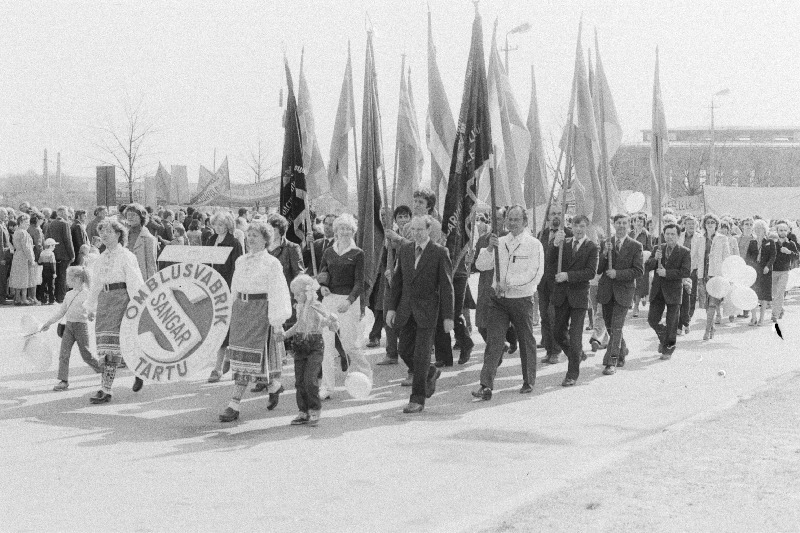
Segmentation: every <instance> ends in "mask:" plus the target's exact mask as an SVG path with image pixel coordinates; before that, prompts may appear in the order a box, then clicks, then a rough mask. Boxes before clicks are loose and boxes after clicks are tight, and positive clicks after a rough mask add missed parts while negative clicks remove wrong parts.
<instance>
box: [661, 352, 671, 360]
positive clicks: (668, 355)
mask: <svg viewBox="0 0 800 533" xmlns="http://www.w3.org/2000/svg"><path fill="white" fill-rule="evenodd" d="M660 359H661V360H662V361H669V360H670V359H672V354H671V353H669V352H664V353H663V354H661V357H660Z"/></svg>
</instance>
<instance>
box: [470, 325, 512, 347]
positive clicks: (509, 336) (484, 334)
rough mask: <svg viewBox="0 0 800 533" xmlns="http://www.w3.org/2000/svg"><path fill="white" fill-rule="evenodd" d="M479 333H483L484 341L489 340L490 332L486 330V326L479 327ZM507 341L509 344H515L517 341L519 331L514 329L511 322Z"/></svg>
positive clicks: (507, 331)
mask: <svg viewBox="0 0 800 533" xmlns="http://www.w3.org/2000/svg"><path fill="white" fill-rule="evenodd" d="M478 333H480V334H481V337H482V338H483V342H488V341H489V332H488V331H487V330H486V328H478ZM506 342H507V343H509V344H515V343H516V342H517V332H516V331H514V326H513V325H510V324H509V326H508V329H507V330H506Z"/></svg>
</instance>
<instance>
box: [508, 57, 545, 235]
mask: <svg viewBox="0 0 800 533" xmlns="http://www.w3.org/2000/svg"><path fill="white" fill-rule="evenodd" d="M506 48H508V46H506ZM506 54H508V52H506ZM535 90H536V76H535V74H534V71H533V65H531V91H535ZM537 107H538V105H537ZM537 111H538V110H537ZM537 114H538V113H537ZM536 119H537V122H538V119H539V117H538V116H537V117H536ZM541 138H542V135H541V133H539V141H540V142H541ZM537 156H538V154H537ZM528 164H530V163H528ZM540 168H541V167H540ZM545 177H546V175H545ZM531 203H532V204H533V205H532V206H531V215H532V216H533V222H532V223H531V233H532V234H533V236H534V237H536V186H535V185H534V186H533V192H531Z"/></svg>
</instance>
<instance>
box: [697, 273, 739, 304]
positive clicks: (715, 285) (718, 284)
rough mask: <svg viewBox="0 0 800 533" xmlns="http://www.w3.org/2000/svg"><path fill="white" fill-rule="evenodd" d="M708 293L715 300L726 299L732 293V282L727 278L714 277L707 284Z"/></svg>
mask: <svg viewBox="0 0 800 533" xmlns="http://www.w3.org/2000/svg"><path fill="white" fill-rule="evenodd" d="M706 291H707V292H708V294H709V295H710V296H713V297H714V298H725V297H726V296H728V294H729V293H730V292H731V282H730V281H728V279H727V278H726V277H725V276H714V277H713V278H711V279H710V280H708V282H707V283H706ZM748 309H749V308H748Z"/></svg>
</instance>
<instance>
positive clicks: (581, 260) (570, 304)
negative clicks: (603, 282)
mask: <svg viewBox="0 0 800 533" xmlns="http://www.w3.org/2000/svg"><path fill="white" fill-rule="evenodd" d="M587 227H589V219H588V217H586V216H585V215H577V216H576V217H575V218H573V219H572V232H573V236H572V238H566V234H565V233H564V231H563V230H559V231H558V232H557V233H556V236H555V238H554V239H553V244H552V245H551V248H550V253H549V254H548V255H549V257H550V261H551V262H552V263H555V265H554V267H553V268H551V270H555V272H556V274H555V278H554V279H555V285H554V286H553V292H552V295H551V298H550V300H551V301H552V302H553V306H554V307H555V322H554V324H553V337H554V339H555V341H556V342H557V343H558V344H559V345H560V346H561V347H562V348H564V350H565V351H566V353H567V358H568V359H569V366H568V367H567V376H566V377H565V378H564V381H563V383H561V385H562V386H564V387H571V386H572V385H575V383H576V382H577V381H578V375H579V373H580V365H581V360H582V358H583V357H584V356H583V346H582V342H581V341H582V338H583V322H584V320H585V319H586V310H587V309H589V282H590V281H591V280H592V279H594V276H595V272H596V271H597V263H598V250H597V245H596V244H595V243H594V242H592V240H591V239H589V238H588V237H587V236H586V228H587ZM559 247H561V248H562V250H563V252H562V257H561V265H560V268H559V265H558V255H559V253H558V248H559Z"/></svg>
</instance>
